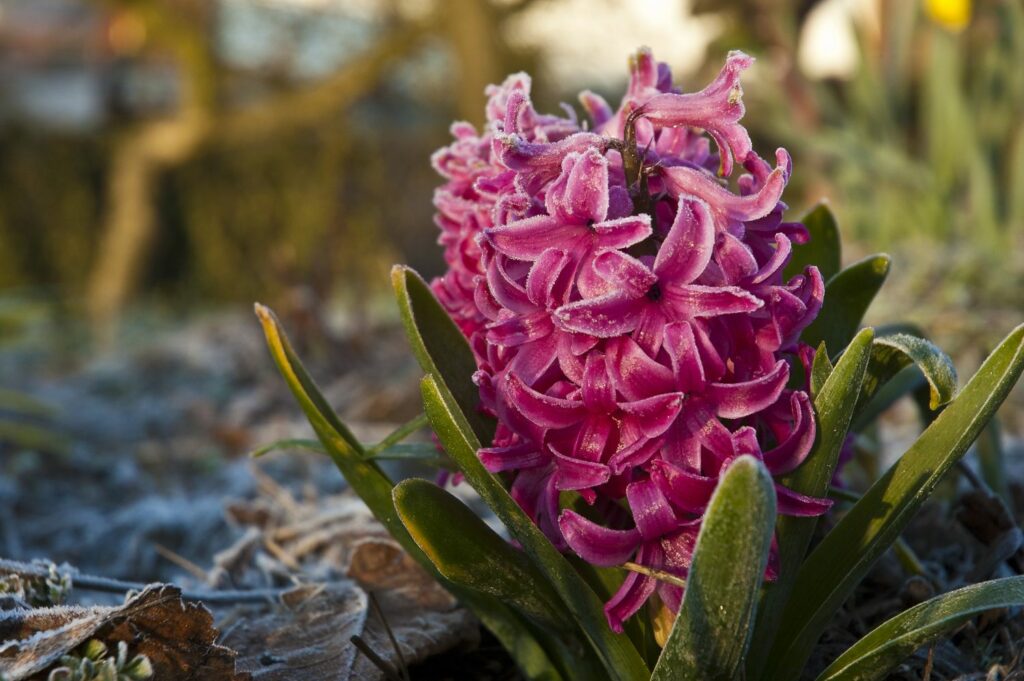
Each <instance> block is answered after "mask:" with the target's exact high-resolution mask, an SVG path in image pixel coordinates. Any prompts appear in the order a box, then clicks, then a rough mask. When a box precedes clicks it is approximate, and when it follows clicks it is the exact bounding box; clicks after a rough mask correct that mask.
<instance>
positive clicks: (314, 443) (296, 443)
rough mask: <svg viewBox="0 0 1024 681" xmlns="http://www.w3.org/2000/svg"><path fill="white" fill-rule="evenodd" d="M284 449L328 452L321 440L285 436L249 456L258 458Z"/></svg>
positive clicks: (318, 452) (253, 451) (255, 450)
mask: <svg viewBox="0 0 1024 681" xmlns="http://www.w3.org/2000/svg"><path fill="white" fill-rule="evenodd" d="M282 449H302V450H305V451H307V452H316V453H317V454H327V450H326V449H324V446H323V444H322V443H321V442H320V440H309V439H306V438H285V439H283V440H275V441H273V442H271V443H270V444H266V445H263V446H262V447H259V448H257V449H254V450H252V451H251V452H249V456H250V457H252V458H254V459H257V458H259V457H261V456H265V455H267V454H270V453H271V452H276V451H280V450H282Z"/></svg>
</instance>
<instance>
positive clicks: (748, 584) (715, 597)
mask: <svg viewBox="0 0 1024 681" xmlns="http://www.w3.org/2000/svg"><path fill="white" fill-rule="evenodd" d="M774 524H775V488H774V486H773V485H772V478H771V475H770V474H769V473H768V470H767V469H766V468H765V467H764V464H762V463H761V462H760V461H758V460H757V459H755V458H754V457H752V456H741V457H739V458H738V459H736V460H735V461H734V462H733V463H732V464H731V465H730V466H729V468H728V470H727V471H726V472H725V474H724V475H723V476H722V479H721V481H720V482H719V484H718V487H717V488H716V489H715V492H714V494H713V495H712V497H711V502H710V503H709V504H708V510H707V512H706V513H705V514H704V520H703V522H702V524H701V528H700V534H699V535H698V536H697V546H696V549H695V551H694V554H693V564H692V565H691V567H690V574H689V575H688V577H687V580H686V592H685V593H684V594H683V603H682V606H680V608H679V615H678V616H677V617H676V621H675V625H674V626H673V627H672V633H671V634H670V635H669V638H668V641H667V642H666V643H665V649H664V650H663V651H662V653H661V657H660V658H659V659H658V664H657V666H655V668H654V675H653V676H652V677H651V681H691V680H692V681H733V679H736V678H737V677H738V676H739V674H740V671H741V670H742V665H743V660H744V657H745V655H746V651H747V645H748V644H749V643H750V636H751V634H752V632H753V629H754V613H755V611H756V608H757V596H758V587H759V586H760V584H761V581H762V579H763V577H764V569H765V565H766V564H767V562H768V549H769V548H770V546H771V543H772V531H773V529H774Z"/></svg>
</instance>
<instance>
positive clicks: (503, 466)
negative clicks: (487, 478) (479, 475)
mask: <svg viewBox="0 0 1024 681" xmlns="http://www.w3.org/2000/svg"><path fill="white" fill-rule="evenodd" d="M477 456H478V457H479V458H480V462H481V463H482V464H483V465H484V468H486V469H487V470H488V471H490V472H491V473H501V472H502V471H511V470H518V469H520V468H533V467H535V466H540V465H543V464H545V463H547V462H548V461H550V460H551V457H550V456H549V455H547V454H544V453H542V452H541V451H540V450H538V449H537V448H536V447H535V446H533V445H532V444H530V443H528V442H520V443H518V444H514V445H508V446H505V447H485V448H483V449H481V450H480V451H479V452H477Z"/></svg>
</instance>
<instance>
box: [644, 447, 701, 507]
mask: <svg viewBox="0 0 1024 681" xmlns="http://www.w3.org/2000/svg"><path fill="white" fill-rule="evenodd" d="M650 471H651V480H653V481H654V482H655V484H656V485H658V488H659V489H660V490H661V491H662V493H663V494H664V495H665V497H666V498H668V500H669V501H671V502H672V503H673V504H674V505H675V506H676V507H677V508H679V509H681V510H683V511H686V512H687V513H697V514H703V513H704V510H705V509H706V508H707V505H708V502H709V501H710V500H711V495H712V494H713V493H714V491H715V487H717V486H718V479H717V478H711V477H706V476H703V475H699V474H697V473H692V472H690V471H687V470H686V469H684V468H680V467H679V466H674V465H672V464H670V463H668V462H667V461H661V460H655V461H652V462H651V465H650Z"/></svg>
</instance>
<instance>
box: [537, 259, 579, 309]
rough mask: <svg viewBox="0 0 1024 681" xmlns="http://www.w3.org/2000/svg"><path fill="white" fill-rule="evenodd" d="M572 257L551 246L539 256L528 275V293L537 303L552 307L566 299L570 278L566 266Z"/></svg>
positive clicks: (548, 307) (544, 306)
mask: <svg viewBox="0 0 1024 681" xmlns="http://www.w3.org/2000/svg"><path fill="white" fill-rule="evenodd" d="M571 261H572V257H571V256H570V255H569V253H567V252H565V251H560V250H558V249H554V248H550V249H548V250H546V251H544V252H543V253H541V255H540V257H539V258H537V260H536V262H534V263H533V267H531V268H530V273H529V274H528V275H527V277H526V295H527V296H528V297H529V299H530V301H531V302H533V303H534V304H535V305H539V306H540V307H543V308H545V309H551V308H555V307H558V306H559V305H561V304H563V303H564V302H565V299H566V294H567V290H566V289H567V288H568V285H567V284H568V279H569V277H571V276H572V275H571V273H566V268H567V267H568V266H569V263H570V262H571Z"/></svg>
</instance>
